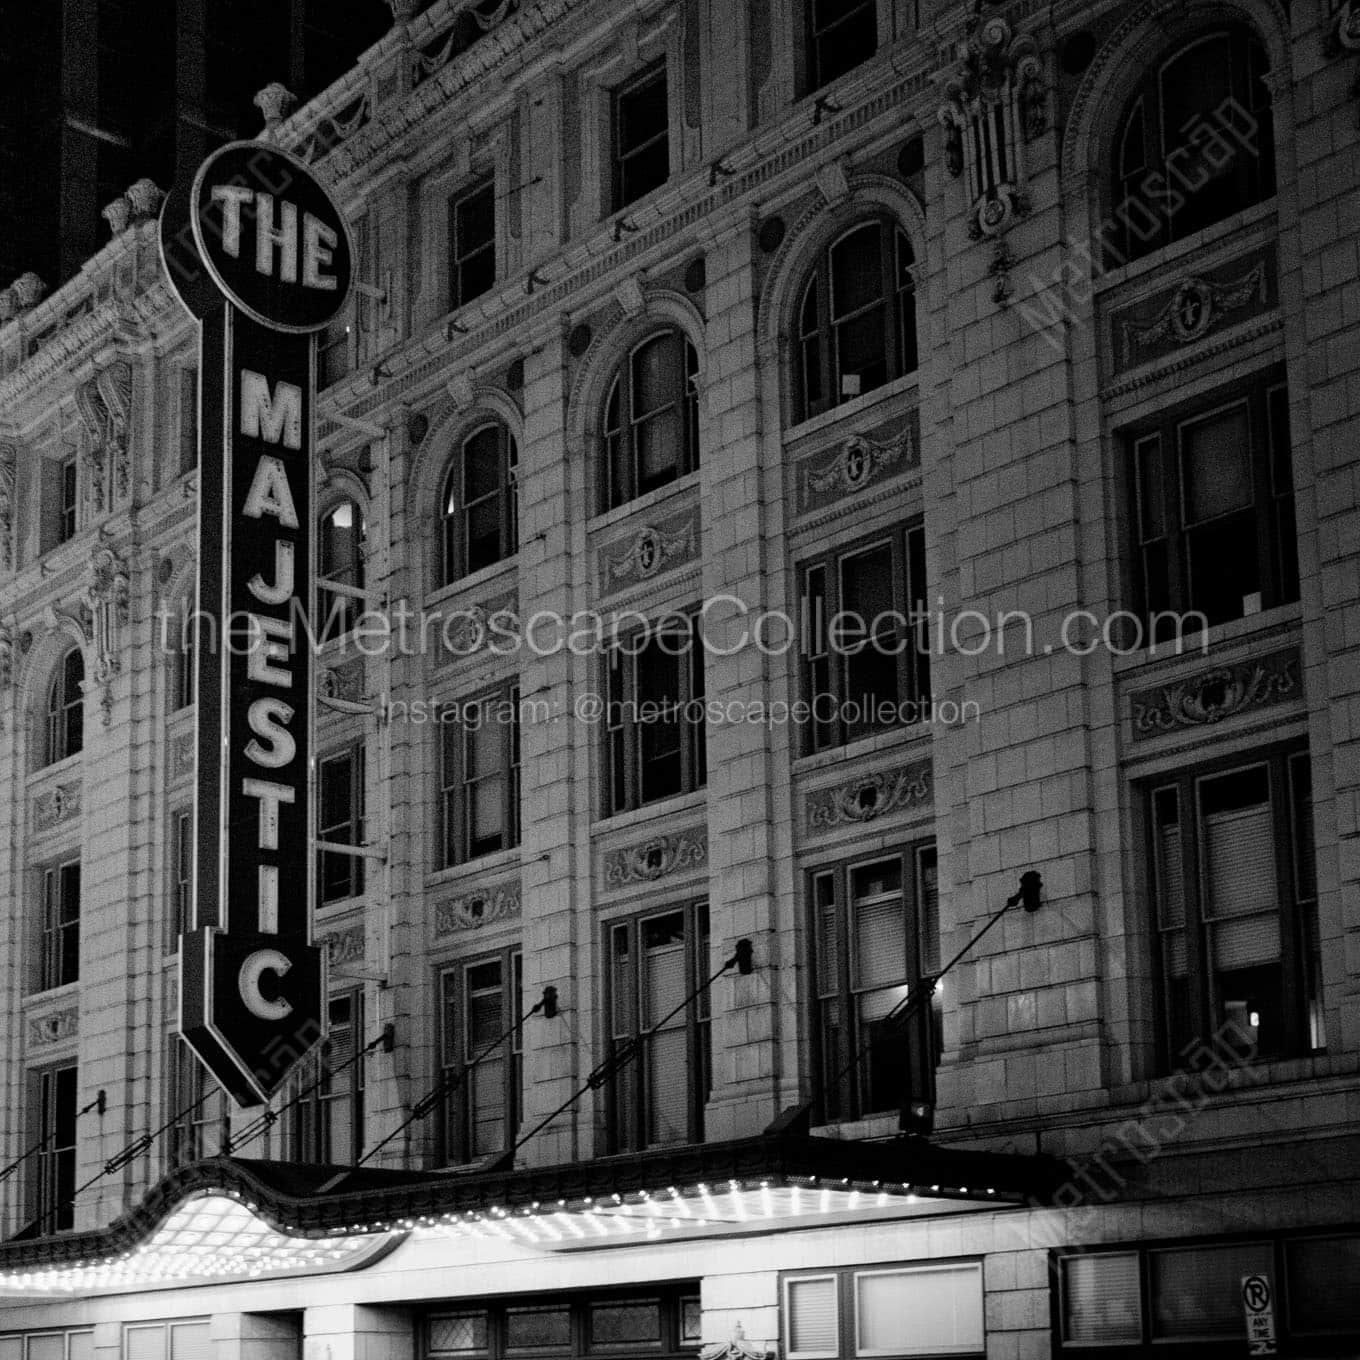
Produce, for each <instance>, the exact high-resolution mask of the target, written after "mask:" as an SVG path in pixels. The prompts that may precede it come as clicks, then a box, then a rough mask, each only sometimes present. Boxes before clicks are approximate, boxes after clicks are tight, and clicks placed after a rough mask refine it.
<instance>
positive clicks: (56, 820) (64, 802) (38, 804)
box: [33, 784, 80, 831]
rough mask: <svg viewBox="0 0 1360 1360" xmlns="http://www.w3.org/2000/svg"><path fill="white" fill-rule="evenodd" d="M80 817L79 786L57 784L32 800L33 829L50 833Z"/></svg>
mask: <svg viewBox="0 0 1360 1360" xmlns="http://www.w3.org/2000/svg"><path fill="white" fill-rule="evenodd" d="M79 815H80V785H79V784H58V785H57V786H56V787H55V788H52V789H48V791H47V792H46V793H44V794H40V795H39V796H38V797H37V798H35V799H34V800H33V827H34V829H35V830H36V831H50V830H51V829H52V828H53V827H54V826H60V825H61V824H62V823H63V822H69V821H70V820H71V818H73V817H77V816H79Z"/></svg>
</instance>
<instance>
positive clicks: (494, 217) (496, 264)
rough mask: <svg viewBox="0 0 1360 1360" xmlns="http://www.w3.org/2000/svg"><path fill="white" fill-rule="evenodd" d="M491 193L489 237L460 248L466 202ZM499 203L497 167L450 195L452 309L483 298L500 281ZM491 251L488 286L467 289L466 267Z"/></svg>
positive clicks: (449, 278)
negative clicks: (464, 275)
mask: <svg viewBox="0 0 1360 1360" xmlns="http://www.w3.org/2000/svg"><path fill="white" fill-rule="evenodd" d="M488 192H489V193H490V195H491V235H490V238H489V240H486V241H483V242H481V243H479V244H477V245H474V246H473V247H472V248H471V249H470V250H467V251H462V250H460V241H461V233H460V228H459V220H460V219H459V210H460V209H461V208H463V207H464V205H465V204H468V203H470V202H471V201H472V200H474V199H476V198H479V197H481V196H482V195H483V194H486V193H488ZM499 215H500V214H499V204H498V202H497V199H496V174H495V171H494V170H489V171H487V172H486V173H485V174H482V175H476V176H474V177H473V178H471V179H469V180H466V181H464V183H463V184H462V185H460V187H459V188H458V189H456V190H455V191H454V192H453V193H451V194H450V195H449V197H448V310H449V311H450V312H456V311H458V310H459V309H460V308H462V307H466V306H467V305H468V304H469V303H470V302H475V301H476V300H477V299H478V298H479V297H484V296H485V295H486V294H487V293H490V292H493V291H494V290H495V287H496V284H497V282H499V280H500V260H499V258H498V257H499V254H500V252H499V249H498V242H497V228H498V225H499V223H498V218H499ZM487 250H490V252H491V277H490V280H489V281H488V282H487V284H486V286H485V287H484V288H479V289H478V290H477V291H475V292H470V291H467V290H466V289H465V288H464V287H463V283H462V278H463V273H462V271H463V266H464V264H465V263H466V262H467V261H468V260H471V259H473V258H474V257H477V256H480V255H483V254H485V253H486V251H487Z"/></svg>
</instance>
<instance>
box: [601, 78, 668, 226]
mask: <svg viewBox="0 0 1360 1360" xmlns="http://www.w3.org/2000/svg"><path fill="white" fill-rule="evenodd" d="M612 102H613V123H614V129H613V151H614V155H613V160H614V167H613V168H614V174H613V185H614V207H613V211H614V212H618V211H619V209H621V208H626V207H627V206H628V204H630V203H632V202H635V201H636V200H637V199H639V198H641V197H643V195H644V194H649V193H651V192H652V190H653V189H659V188H660V187H661V186H662V185H663V184H665V182H666V181H667V180H668V179H669V178H670V173H671V160H670V154H671V153H670V110H669V107H668V103H667V91H666V64H665V62H664V61H659V62H657V63H656V64H655V65H653V66H649V67H648V68H647V69H646V70H645V71H642V72H641V73H640V74H638V75H636V76H634V77H633V78H632V79H631V80H629V81H627V82H626V83H625V84H623V85H620V86H619V87H618V88H617V89H616V90H615V91H614V94H613V101H612Z"/></svg>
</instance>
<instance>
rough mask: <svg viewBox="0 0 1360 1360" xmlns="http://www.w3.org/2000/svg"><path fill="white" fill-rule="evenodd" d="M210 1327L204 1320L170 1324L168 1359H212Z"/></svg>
mask: <svg viewBox="0 0 1360 1360" xmlns="http://www.w3.org/2000/svg"><path fill="white" fill-rule="evenodd" d="M212 1356H213V1341H212V1331H211V1327H210V1326H209V1324H208V1323H206V1322H172V1323H171V1324H170V1360H212Z"/></svg>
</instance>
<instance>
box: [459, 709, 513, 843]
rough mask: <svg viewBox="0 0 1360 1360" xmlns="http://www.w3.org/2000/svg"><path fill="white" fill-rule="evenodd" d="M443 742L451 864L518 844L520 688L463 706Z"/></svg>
mask: <svg viewBox="0 0 1360 1360" xmlns="http://www.w3.org/2000/svg"><path fill="white" fill-rule="evenodd" d="M440 739H441V742H442V751H441V755H440V782H441V807H442V817H443V841H444V863H445V865H452V864H465V863H466V862H467V861H468V860H473V859H478V858H480V857H481V856H482V855H491V854H494V853H495V852H496V851H498V850H509V849H511V848H512V847H513V846H516V845H518V844H519V688H518V686H510V687H508V688H504V689H498V690H495V691H493V692H492V693H490V694H485V695H482V696H481V697H480V698H477V699H470V700H468V701H467V702H466V703H463V704H461V705H458V706H457V707H456V711H455V712H454V713H452V714H451V715H450V716H449V717H448V719H447V720H446V721H443V722H441V723H440Z"/></svg>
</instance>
